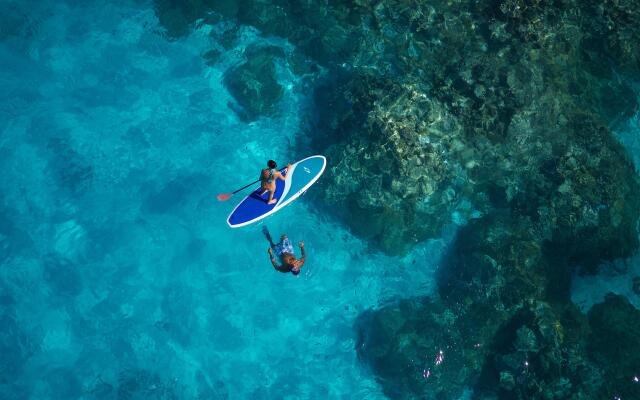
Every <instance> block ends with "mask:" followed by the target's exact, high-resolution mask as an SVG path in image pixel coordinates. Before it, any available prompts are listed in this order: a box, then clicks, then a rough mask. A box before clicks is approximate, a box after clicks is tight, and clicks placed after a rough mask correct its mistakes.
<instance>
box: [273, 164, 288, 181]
mask: <svg viewBox="0 0 640 400" xmlns="http://www.w3.org/2000/svg"><path fill="white" fill-rule="evenodd" d="M290 169H291V164H287V172H286V173H285V174H284V175H283V174H282V172H280V171H276V177H277V178H278V179H282V180H283V181H284V180H285V176H286V174H288V173H289V170H290Z"/></svg>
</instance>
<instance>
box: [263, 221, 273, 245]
mask: <svg viewBox="0 0 640 400" xmlns="http://www.w3.org/2000/svg"><path fill="white" fill-rule="evenodd" d="M262 234H263V235H264V237H266V238H267V240H268V241H269V244H270V245H271V247H273V246H275V244H274V243H273V240H272V239H271V234H270V233H269V229H268V228H267V226H266V225H264V226H263V227H262Z"/></svg>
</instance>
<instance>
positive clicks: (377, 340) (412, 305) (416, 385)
mask: <svg viewBox="0 0 640 400" xmlns="http://www.w3.org/2000/svg"><path fill="white" fill-rule="evenodd" d="M356 326H357V327H358V329H359V331H358V332H359V335H358V342H357V343H356V350H357V352H358V356H359V357H360V358H361V359H362V360H363V361H366V362H367V363H368V364H369V365H370V366H371V368H372V369H373V372H374V373H375V374H376V376H377V377H379V381H380V382H381V384H382V388H383V391H384V393H385V394H386V395H387V396H389V397H390V398H394V399H405V398H416V397H417V398H424V399H457V398H459V397H460V395H461V394H462V392H463V390H464V389H465V387H466V386H467V385H469V384H470V383H472V379H473V378H474V376H475V377H477V375H478V372H479V371H480V368H481V367H482V363H483V357H484V354H485V349H484V348H483V347H482V346H477V347H471V350H468V349H467V345H468V342H469V338H468V337H467V335H466V334H467V333H469V331H468V328H469V327H464V326H459V325H458V323H457V321H456V318H455V316H454V315H453V314H452V313H451V310H449V309H448V308H447V307H445V306H444V304H442V303H441V302H439V301H438V300H437V299H428V298H425V299H421V300H413V301H401V302H399V303H398V304H397V305H394V306H389V307H385V308H383V309H381V310H379V311H375V312H365V313H363V314H361V315H360V316H359V318H358V321H357V323H356Z"/></svg>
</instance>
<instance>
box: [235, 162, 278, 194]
mask: <svg viewBox="0 0 640 400" xmlns="http://www.w3.org/2000/svg"><path fill="white" fill-rule="evenodd" d="M285 169H287V168H286V167H285V168H282V169H281V170H280V173H282V171H284V170H285ZM260 181H261V179H258V180H257V181H254V182H251V183H250V184H248V185H246V186H243V187H241V188H240V189H238V190H236V191H235V192H231V194H236V193H238V192H239V191H241V190H243V189H246V188H248V187H249V186H251V185H254V184H256V183H258V182H260Z"/></svg>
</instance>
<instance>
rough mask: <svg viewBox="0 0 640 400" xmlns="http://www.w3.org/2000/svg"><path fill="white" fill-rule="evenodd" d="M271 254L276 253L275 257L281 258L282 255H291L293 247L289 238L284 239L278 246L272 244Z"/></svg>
mask: <svg viewBox="0 0 640 400" xmlns="http://www.w3.org/2000/svg"><path fill="white" fill-rule="evenodd" d="M271 248H272V249H273V252H274V253H276V256H278V257H282V255H283V254H284V253H289V254H293V245H292V244H291V241H290V240H289V238H287V237H286V238H284V239H282V240H281V241H280V243H278V244H274V245H273V246H272V247H271Z"/></svg>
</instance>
